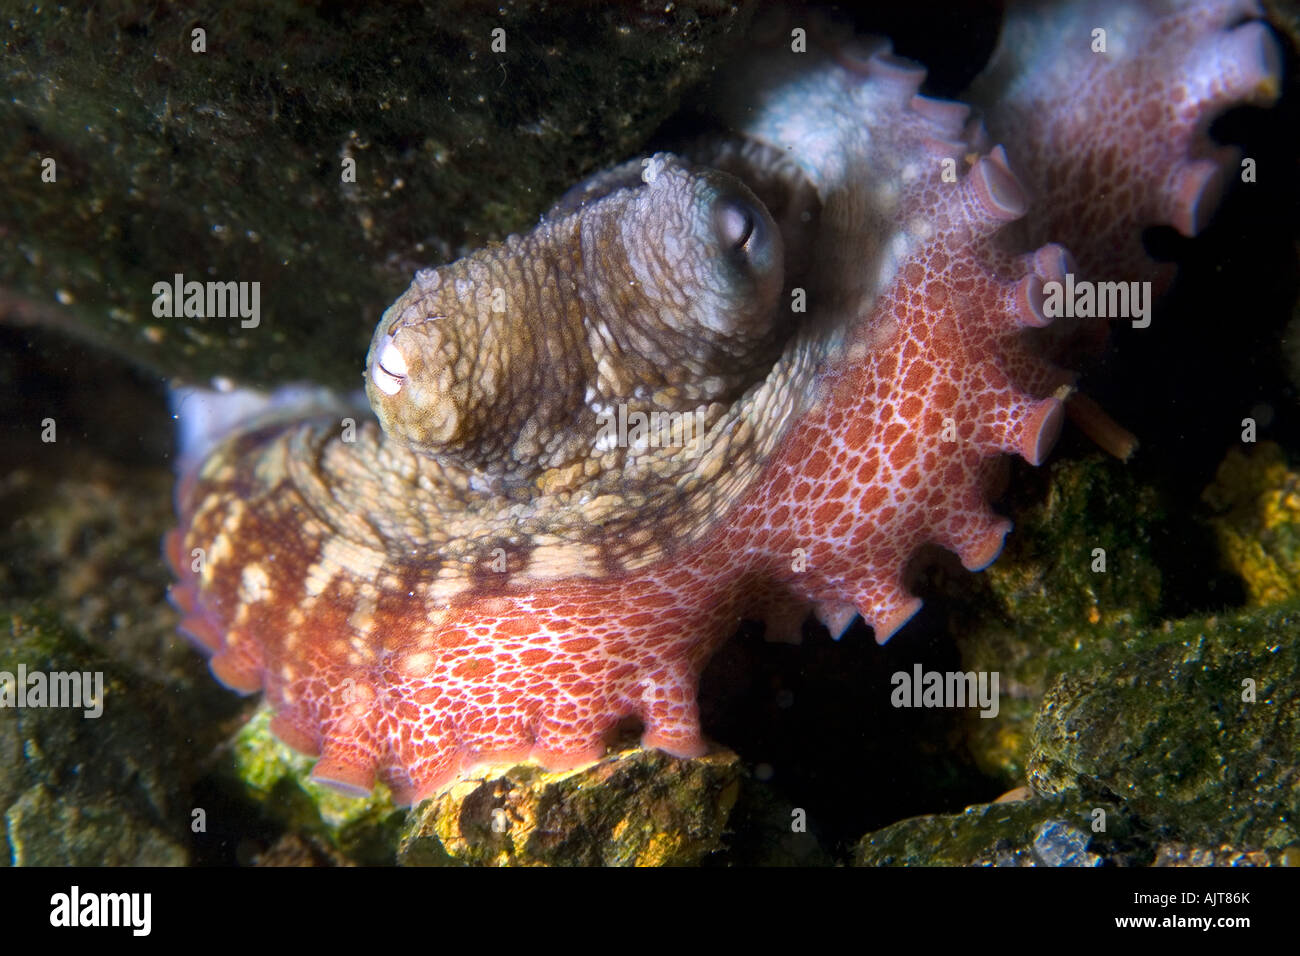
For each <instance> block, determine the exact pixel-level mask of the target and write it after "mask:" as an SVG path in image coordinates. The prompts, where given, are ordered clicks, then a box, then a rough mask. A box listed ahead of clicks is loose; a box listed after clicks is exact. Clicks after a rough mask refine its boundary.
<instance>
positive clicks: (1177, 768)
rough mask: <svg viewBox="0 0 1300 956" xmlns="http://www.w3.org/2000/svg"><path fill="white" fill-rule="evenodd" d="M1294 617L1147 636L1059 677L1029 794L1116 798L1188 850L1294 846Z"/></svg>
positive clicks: (1297, 613)
mask: <svg viewBox="0 0 1300 956" xmlns="http://www.w3.org/2000/svg"><path fill="white" fill-rule="evenodd" d="M1297 632H1300V604H1296V603H1291V604H1289V605H1284V606H1281V607H1277V608H1270V609H1267V610H1264V611H1256V612H1253V613H1239V614H1235V615H1231V616H1226V615H1225V616H1219V617H1213V618H1205V619H1188V620H1184V621H1179V622H1177V623H1171V624H1168V625H1166V626H1165V627H1163V628H1158V629H1153V630H1149V631H1142V632H1140V633H1138V634H1137V635H1135V636H1134V637H1132V638H1130V639H1129V640H1126V641H1125V642H1123V643H1122V644H1119V645H1117V646H1116V647H1115V648H1114V650H1113V652H1112V654H1111V655H1110V656H1109V657H1105V658H1099V659H1097V660H1096V661H1094V662H1093V663H1092V664H1091V665H1090V666H1087V667H1081V668H1079V669H1077V670H1074V671H1072V672H1070V673H1066V674H1063V675H1061V676H1060V677H1059V678H1058V679H1057V680H1056V682H1055V683H1054V684H1053V686H1052V687H1051V688H1050V689H1049V691H1048V693H1047V695H1046V697H1045V698H1044V700H1043V703H1042V706H1041V708H1040V710H1039V713H1038V720H1037V723H1036V725H1035V727H1034V740H1033V747H1032V753H1031V756H1030V766H1029V780H1030V783H1031V785H1032V786H1033V787H1034V788H1035V789H1036V790H1038V791H1039V792H1042V793H1071V792H1081V793H1085V794H1108V795H1112V797H1113V798H1114V799H1118V800H1120V801H1122V802H1123V804H1124V806H1125V807H1126V808H1127V810H1128V811H1130V812H1131V813H1133V814H1134V815H1136V816H1138V817H1140V818H1141V819H1142V820H1143V821H1144V823H1145V824H1146V825H1147V826H1149V827H1152V828H1157V829H1160V830H1162V831H1163V832H1166V833H1167V834H1169V835H1170V836H1171V838H1174V839H1178V840H1181V841H1183V842H1187V843H1191V844H1196V845H1201V846H1207V845H1209V846H1212V845H1218V844H1221V843H1228V844H1232V845H1235V846H1239V847H1243V848H1246V849H1252V850H1253V849H1270V848H1284V847H1288V846H1291V845H1293V844H1296V843H1300V824H1298V823H1297V821H1298V820H1300V764H1298V763H1297V760H1296V755H1297V754H1298V753H1300V697H1297V694H1296V688H1297V687H1300V642H1298V641H1297V640H1296V634H1297Z"/></svg>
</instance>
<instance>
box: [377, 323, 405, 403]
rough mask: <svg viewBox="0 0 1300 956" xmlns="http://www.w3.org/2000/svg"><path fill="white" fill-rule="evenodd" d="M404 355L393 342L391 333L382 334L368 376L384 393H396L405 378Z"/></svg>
mask: <svg viewBox="0 0 1300 956" xmlns="http://www.w3.org/2000/svg"><path fill="white" fill-rule="evenodd" d="M406 372H407V367H406V357H405V356H404V355H402V350H401V349H399V348H398V347H397V345H396V344H395V343H394V342H393V337H392V336H391V335H386V336H384V342H383V344H382V345H381V346H380V347H379V354H378V355H376V356H375V365H374V367H373V368H372V369H371V370H370V378H371V379H372V380H373V381H374V383H375V385H376V387H377V388H378V389H379V390H380V391H381V392H383V393H384V394H385V395H396V394H397V392H398V390H399V389H400V388H401V387H402V382H404V381H405V380H406Z"/></svg>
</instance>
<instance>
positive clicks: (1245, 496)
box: [1202, 442, 1300, 606]
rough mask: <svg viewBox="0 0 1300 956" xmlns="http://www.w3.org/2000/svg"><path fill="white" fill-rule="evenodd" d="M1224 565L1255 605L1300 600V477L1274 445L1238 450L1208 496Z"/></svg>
mask: <svg viewBox="0 0 1300 956" xmlns="http://www.w3.org/2000/svg"><path fill="white" fill-rule="evenodd" d="M1202 497H1203V498H1204V500H1205V502H1206V503H1207V504H1209V505H1210V507H1212V508H1213V509H1214V510H1215V516H1214V518H1213V519H1212V523H1213V525H1214V529H1215V532H1216V533H1217V535H1218V538H1219V546H1220V550H1221V552H1222V554H1223V560H1224V563H1225V564H1226V565H1227V567H1229V568H1230V569H1231V570H1232V571H1234V572H1235V573H1237V574H1238V575H1240V576H1241V578H1242V580H1243V581H1244V582H1245V583H1246V590H1247V592H1248V594H1249V597H1250V603H1251V604H1254V605H1256V606H1263V605H1266V604H1275V603H1278V602H1283V601H1287V600H1290V599H1293V598H1296V597H1300V472H1296V471H1295V470H1293V469H1291V468H1289V467H1288V465H1287V458H1286V453H1285V452H1284V451H1283V450H1282V448H1281V447H1280V446H1279V445H1277V444H1276V443H1274V442H1261V443H1259V444H1258V445H1256V446H1254V447H1252V448H1250V449H1249V450H1247V449H1240V448H1234V449H1232V450H1231V451H1230V452H1228V455H1227V457H1225V458H1224V460H1223V463H1222V464H1221V465H1220V466H1219V470H1218V474H1217V475H1216V476H1215V480H1214V482H1213V484H1211V485H1210V486H1209V487H1208V488H1206V489H1205V493H1204V495H1203V496H1202Z"/></svg>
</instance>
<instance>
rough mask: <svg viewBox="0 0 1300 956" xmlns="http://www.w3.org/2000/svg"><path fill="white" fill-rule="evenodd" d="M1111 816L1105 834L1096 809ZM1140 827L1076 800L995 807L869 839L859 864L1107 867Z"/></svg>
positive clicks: (914, 822)
mask: <svg viewBox="0 0 1300 956" xmlns="http://www.w3.org/2000/svg"><path fill="white" fill-rule="evenodd" d="M1098 809H1102V810H1104V811H1106V816H1105V826H1106V829H1105V830H1102V831H1096V830H1094V829H1093V828H1094V826H1096V825H1097V824H1096V821H1097V820H1098V817H1097V813H1096V811H1097V810H1098ZM1132 832H1133V823H1132V821H1131V820H1130V819H1128V818H1127V817H1125V816H1124V814H1123V813H1122V811H1120V810H1118V809H1117V808H1114V807H1112V806H1109V805H1103V806H1101V807H1100V808H1099V807H1097V806H1092V805H1089V804H1088V803H1087V802H1085V801H1082V800H1080V799H1078V798H1077V796H1076V797H1057V798H1051V799H1046V798H1043V797H1036V798H1033V799H1029V800H1022V801H1015V802H1008V803H989V804H979V805H976V806H972V807H967V808H966V810H965V811H963V812H962V813H954V814H938V815H933V816H924V817H913V818H911V819H909V820H902V821H899V822H898V823H894V824H891V825H889V826H887V827H884V828H883V829H880V830H876V831H875V832H873V833H869V834H867V835H866V836H864V837H863V838H862V839H861V841H859V843H858V845H857V849H856V851H855V853H854V863H855V864H856V865H858V866H1089V867H1090V866H1100V865H1101V864H1102V863H1103V862H1109V863H1117V862H1127V861H1128V860H1130V859H1131V857H1132V853H1133V849H1132V847H1133V841H1132Z"/></svg>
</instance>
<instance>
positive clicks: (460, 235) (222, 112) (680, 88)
mask: <svg viewBox="0 0 1300 956" xmlns="http://www.w3.org/2000/svg"><path fill="white" fill-rule="evenodd" d="M750 6H751V5H749V4H743V3H742V4H733V3H731V2H719V0H696V2H679V3H673V4H668V5H665V4H663V3H652V2H649V0H643V2H639V3H632V4H614V5H611V6H608V7H597V8H592V7H587V6H573V7H570V6H566V5H563V4H560V5H551V6H545V7H538V6H534V5H531V4H527V3H519V2H511V0H507V2H504V3H501V4H491V5H483V4H477V3H464V2H458V3H452V4H447V3H442V4H428V5H426V7H425V8H424V9H423V10H418V9H417V10H415V11H412V10H411V8H409V7H406V6H400V7H391V8H389V7H376V8H374V9H370V10H365V11H352V10H347V9H345V8H334V7H325V8H316V7H311V8H308V7H302V6H299V5H298V4H294V3H289V2H276V3H272V4H269V5H259V6H257V7H255V8H254V7H248V8H240V9H229V8H221V7H220V6H219V5H215V4H200V5H199V6H198V7H193V6H187V7H184V8H182V7H161V8H156V9H155V8H152V7H140V8H127V7H122V8H114V9H112V10H108V11H105V10H96V11H84V10H76V9H73V8H70V7H67V8H64V7H57V6H39V7H31V8H28V9H27V10H26V11H25V12H23V13H21V14H18V15H15V16H12V17H10V18H9V20H8V21H7V23H6V31H5V38H4V57H3V61H2V62H3V67H0V77H2V78H3V79H2V83H3V86H4V89H5V96H4V97H3V98H0V127H2V128H4V129H5V130H6V131H8V133H9V135H7V136H6V137H4V143H3V145H2V146H0V163H2V164H3V165H4V167H5V169H6V170H8V172H9V175H7V176H6V177H5V180H4V184H3V186H0V209H4V210H5V211H6V212H5V214H4V217H3V219H2V220H0V236H3V237H4V241H5V246H6V247H7V248H12V249H14V250H15V253H16V254H13V255H6V256H4V257H3V259H0V317H2V318H7V319H9V320H11V321H13V320H17V321H23V320H26V321H35V322H40V323H42V324H48V325H53V326H58V327H60V328H64V329H70V330H73V331H76V332H77V333H78V334H80V335H81V336H82V337H85V338H89V339H91V340H92V341H95V342H98V343H101V344H104V345H109V346H111V347H113V348H115V349H116V350H118V351H119V352H121V353H123V354H125V355H128V356H130V357H131V358H132V359H133V360H135V361H138V362H142V363H145V364H147V365H148V366H150V367H152V368H154V369H158V370H161V371H163V372H164V373H166V374H169V375H181V376H186V377H189V378H192V379H201V380H205V379H207V378H209V377H211V376H213V375H226V376H232V377H236V378H238V379H242V380H245V381H248V382H250V383H255V384H264V385H271V384H279V383H281V382H283V381H285V380H292V379H301V378H310V379H314V380H316V381H320V382H323V383H325V384H333V385H340V386H344V387H348V388H352V387H355V386H356V385H357V384H358V375H359V372H360V368H361V363H362V358H363V357H364V356H365V354H366V343H367V340H368V339H369V336H370V331H371V330H372V328H373V327H374V324H375V323H376V322H377V321H378V319H379V314H380V312H381V311H382V310H383V309H384V308H385V307H386V306H387V305H388V303H389V302H390V301H391V300H392V299H394V298H395V297H396V296H397V293H399V292H400V291H401V290H402V289H403V288H404V287H405V286H406V285H407V283H409V282H410V278H411V273H412V272H413V271H414V269H415V268H417V267H419V266H426V265H438V264H441V263H443V262H446V261H449V260H450V259H452V258H456V257H457V255H458V254H459V253H463V252H464V251H468V250H469V249H471V248H474V247H477V246H480V245H482V244H483V243H484V241H485V240H488V239H493V238H495V239H501V238H504V236H505V235H506V234H507V233H509V232H512V231H517V230H520V229H522V228H524V227H526V226H528V225H530V224H531V223H532V222H533V221H535V220H536V218H537V216H538V215H539V214H540V213H541V212H543V211H544V210H545V208H546V207H547V206H548V205H549V204H550V203H551V202H553V201H554V200H555V199H556V198H557V197H558V196H559V195H560V194H561V193H563V192H564V191H565V190H566V189H567V188H568V187H569V186H571V185H573V184H574V183H575V182H577V181H578V180H579V179H581V178H582V176H583V175H585V174H587V173H589V172H591V171H593V170H595V169H600V168H603V167H605V166H608V165H611V164H612V163H613V162H614V161H617V160H621V159H624V158H626V157H627V156H628V155H631V154H632V153H634V152H635V150H636V149H637V148H638V147H639V146H640V145H641V144H642V143H643V142H644V140H645V139H646V137H647V136H648V135H649V134H650V133H651V132H652V131H653V130H654V129H655V128H656V127H657V126H659V124H660V123H662V122H663V121H664V120H665V119H666V118H667V117H668V116H669V115H670V114H672V113H673V112H674V110H676V109H677V106H678V104H679V102H680V100H681V97H682V95H683V93H684V92H685V91H686V90H687V89H688V88H689V87H690V86H691V84H693V83H695V82H696V81H698V80H700V79H701V78H703V77H704V76H706V75H707V72H708V70H709V69H710V68H711V66H712V65H713V64H714V63H716V62H717V60H718V59H719V57H720V56H721V55H722V52H721V51H722V50H723V48H724V45H725V43H726V42H727V41H728V40H729V39H730V38H732V37H735V36H738V35H739V34H740V32H741V30H742V28H743V27H744V25H745V23H746V22H747V20H748V16H749V8H750ZM196 30H201V31H203V36H202V38H201V40H202V45H203V49H202V50H200V49H199V48H198V44H199V42H200V38H198V37H197V36H196V33H195V31H196ZM496 31H502V32H500V33H498V32H496ZM494 43H495V45H496V47H497V49H496V50H494V49H493V46H494ZM502 45H504V49H503V50H502V49H500V47H501V46H502ZM46 160H53V162H54V165H53V167H50V166H49V165H48V164H47V163H46ZM349 160H353V161H355V174H354V177H351V173H350V171H349V169H347V168H345V167H346V166H347V164H348V161H349ZM51 169H52V170H53V176H54V179H53V181H46V180H45V179H43V178H42V177H43V174H45V175H46V177H47V178H48V176H49V170H51ZM350 177H351V178H350ZM177 273H180V274H182V275H184V276H185V277H186V279H188V280H197V281H200V282H206V281H219V282H227V281H229V282H248V283H260V286H259V287H258V289H259V292H258V304H259V321H258V323H257V325H256V326H255V327H244V325H243V322H244V321H245V320H242V319H241V318H239V317H233V318H232V317H226V318H213V317H209V318H206V319H199V318H167V317H160V316H158V315H157V314H155V311H154V305H155V300H156V294H155V292H154V291H153V290H154V284H155V283H158V282H171V281H172V279H173V276H174V275H175V274H177ZM249 288H250V289H251V286H250V287H249ZM247 321H250V322H251V321H252V320H251V319H249V320H247Z"/></svg>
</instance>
